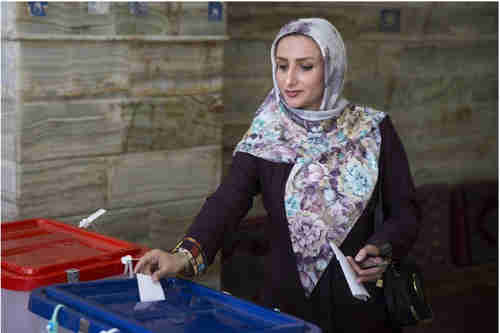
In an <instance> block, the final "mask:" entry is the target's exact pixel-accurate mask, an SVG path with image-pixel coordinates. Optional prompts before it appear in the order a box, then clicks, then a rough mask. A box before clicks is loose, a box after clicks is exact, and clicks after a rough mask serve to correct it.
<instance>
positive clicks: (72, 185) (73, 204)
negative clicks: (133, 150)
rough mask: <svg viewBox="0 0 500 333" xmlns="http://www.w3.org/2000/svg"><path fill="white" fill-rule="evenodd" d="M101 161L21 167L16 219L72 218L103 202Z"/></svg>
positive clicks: (104, 167)
mask: <svg viewBox="0 0 500 333" xmlns="http://www.w3.org/2000/svg"><path fill="white" fill-rule="evenodd" d="M106 168H107V161H106V159H105V158H93V159H90V158H89V159H86V158H82V159H79V158H74V159H66V160H51V161H42V162H35V163H23V165H22V172H20V176H19V177H20V178H19V182H20V184H19V187H20V195H18V197H19V198H20V199H19V200H18V202H17V204H18V208H19V211H20V216H19V218H31V217H52V216H65V215H75V214H79V213H83V212H89V211H93V210H97V208H99V207H104V206H105V202H106V185H107V178H106V176H107V175H106Z"/></svg>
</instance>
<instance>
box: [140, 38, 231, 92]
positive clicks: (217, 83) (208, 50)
mask: <svg viewBox="0 0 500 333" xmlns="http://www.w3.org/2000/svg"><path fill="white" fill-rule="evenodd" d="M223 51H224V49H223V43H219V42H206V43H167V44H159V43H137V44H134V45H133V46H131V48H130V52H131V57H130V84H131V87H132V88H131V95H132V96H134V97H151V96H156V97H160V96H172V95H193V94H211V93H217V92H220V91H222V74H221V73H222V67H223V53H224V52H223Z"/></svg>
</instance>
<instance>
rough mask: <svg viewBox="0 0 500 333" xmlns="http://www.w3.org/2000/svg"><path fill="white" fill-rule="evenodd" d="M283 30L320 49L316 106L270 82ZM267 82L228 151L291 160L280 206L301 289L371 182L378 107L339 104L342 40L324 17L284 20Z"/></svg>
mask: <svg viewBox="0 0 500 333" xmlns="http://www.w3.org/2000/svg"><path fill="white" fill-rule="evenodd" d="M289 34H302V35H306V36H309V37H311V38H312V39H313V40H314V41H315V42H316V44H317V45H318V46H319V48H320V50H321V54H322V56H323V61H324V65H325V66H324V67H325V73H324V78H325V82H324V83H325V84H324V91H323V100H322V103H321V106H320V110H316V111H313V110H300V109H293V108H291V107H289V106H288V105H287V103H286V102H285V99H284V98H283V97H282V96H281V93H280V91H279V89H278V85H277V81H276V77H275V73H276V62H275V58H274V56H275V49H276V45H277V43H278V42H279V40H280V39H281V38H283V37H284V36H286V35H289ZM271 61H272V65H273V83H274V88H273V89H272V90H271V91H270V93H269V94H268V96H267V97H266V99H265V100H264V102H263V103H262V105H261V106H260V107H259V109H258V110H257V112H256V115H255V118H254V120H253V122H252V125H251V126H250V128H249V130H248V131H247V133H246V134H245V135H244V137H243V138H242V140H241V141H240V142H239V143H238V145H237V146H236V149H235V153H236V152H238V151H241V152H246V153H249V154H251V155H254V156H257V157H259V158H263V159H265V160H268V161H272V162H278V163H290V164H293V165H294V166H293V168H292V170H291V172H290V175H289V177H288V179H287V183H286V188H285V198H284V202H285V212H286V217H287V221H288V228H289V231H290V241H291V244H292V249H293V252H294V254H295V256H296V260H297V270H298V273H299V277H300V281H301V283H302V286H303V287H304V290H305V294H306V296H310V294H311V293H312V291H313V289H314V287H315V286H316V284H317V282H318V280H319V278H320V277H321V275H322V274H323V272H324V271H325V269H326V267H327V266H328V263H329V262H330V260H331V258H332V257H333V256H334V253H333V250H332V249H331V247H330V246H329V242H330V241H333V242H334V243H335V244H336V245H337V246H340V245H341V244H342V242H343V241H344V239H345V238H346V237H347V235H348V233H349V232H350V230H351V229H352V227H353V226H354V224H355V223H356V222H357V221H358V219H359V217H360V216H361V214H362V212H363V210H364V209H365V207H366V205H367V203H368V201H369V199H370V197H371V194H372V192H373V190H374V188H375V184H376V182H377V175H378V157H379V152H380V144H381V137H380V131H379V127H378V125H379V123H380V121H381V120H382V119H383V118H384V116H385V114H384V113H382V112H379V111H376V110H373V109H370V108H361V107H352V108H351V107H347V106H348V104H349V103H348V101H347V100H345V99H344V98H342V97H341V93H342V88H343V85H344V80H345V72H346V67H347V60H346V52H345V47H344V42H343V41H342V38H341V36H340V34H339V33H338V31H337V30H336V29H335V27H334V26H333V25H332V24H330V23H329V22H328V21H326V20H323V19H319V18H311V19H299V20H297V21H292V22H290V23H288V24H287V25H285V26H284V27H283V28H282V29H281V30H280V32H279V33H278V36H277V37H276V39H275V40H274V42H273V45H272V48H271Z"/></svg>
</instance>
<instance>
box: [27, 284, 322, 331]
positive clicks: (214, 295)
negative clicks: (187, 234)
mask: <svg viewBox="0 0 500 333" xmlns="http://www.w3.org/2000/svg"><path fill="white" fill-rule="evenodd" d="M160 283H161V285H162V288H163V290H164V292H165V297H166V300H164V301H156V302H140V300H139V289H138V286H137V280H136V279H135V278H134V279H112V280H102V281H94V282H82V283H73V284H58V285H52V286H47V287H41V288H37V289H35V290H33V291H32V292H31V294H30V299H29V305H28V309H29V310H30V311H31V312H33V313H35V314H36V315H38V316H41V317H43V318H46V319H51V318H55V320H57V322H58V325H59V326H62V327H65V328H67V329H69V330H72V331H75V332H80V331H81V332H89V333H101V332H117V331H118V332H120V333H165V332H169V333H176V332H185V333H191V332H192V333H195V332H196V333H201V332H216V333H226V332H227V333H229V332H238V333H250V332H255V333H257V332H280V333H281V332H283V333H298V332H321V330H320V329H319V328H318V327H317V326H315V325H313V324H311V323H308V322H305V321H303V320H301V319H298V318H296V317H293V316H290V315H287V314H284V313H280V312H277V311H273V310H271V309H266V308H263V307H260V306H258V305H256V304H254V303H251V302H247V301H244V300H241V299H239V298H236V297H233V296H230V295H227V294H225V293H222V292H218V291H216V290H213V289H210V288H207V287H204V286H202V285H199V284H196V283H194V282H191V281H189V280H184V279H179V278H168V279H162V280H161V281H160ZM58 305H60V306H58ZM56 308H57V311H56V315H55V316H54V311H55V310H56Z"/></svg>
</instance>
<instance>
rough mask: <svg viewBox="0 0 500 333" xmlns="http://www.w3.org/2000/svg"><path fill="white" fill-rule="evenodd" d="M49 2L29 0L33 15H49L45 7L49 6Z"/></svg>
mask: <svg viewBox="0 0 500 333" xmlns="http://www.w3.org/2000/svg"><path fill="white" fill-rule="evenodd" d="M48 5H49V3H48V2H47V1H39V2H37V1H29V2H28V6H29V11H30V15H31V16H47V12H46V11H45V10H46V9H45V7H47V6H48Z"/></svg>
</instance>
